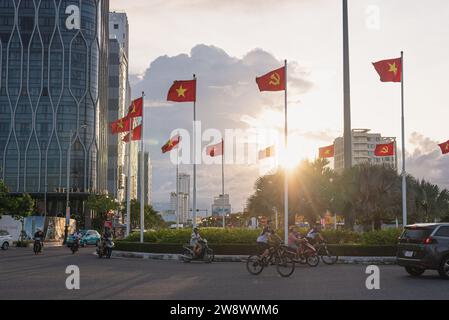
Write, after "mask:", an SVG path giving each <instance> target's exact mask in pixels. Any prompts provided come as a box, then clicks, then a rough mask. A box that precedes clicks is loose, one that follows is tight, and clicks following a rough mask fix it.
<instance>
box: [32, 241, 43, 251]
mask: <svg viewBox="0 0 449 320" xmlns="http://www.w3.org/2000/svg"><path fill="white" fill-rule="evenodd" d="M33 251H34V254H39V253H41V252H42V239H41V238H34V245H33Z"/></svg>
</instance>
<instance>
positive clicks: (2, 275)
mask: <svg viewBox="0 0 449 320" xmlns="http://www.w3.org/2000/svg"><path fill="white" fill-rule="evenodd" d="M94 251H95V250H94V248H93V247H89V248H81V250H80V251H79V252H78V253H77V254H76V255H72V254H71V252H70V251H69V249H68V248H62V247H59V248H46V249H45V252H44V254H42V255H38V256H35V255H34V254H33V252H32V249H31V248H11V249H10V250H9V251H1V250H0V299H183V300H203V299H208V300H221V299H251V300H253V299H257V300H269V299H276V300H278V299H281V300H284V299H288V300H290V299H294V300H296V299H369V300H373V299H449V281H445V280H441V279H440V278H439V277H438V274H437V273H436V271H427V272H426V273H425V274H424V275H423V276H421V277H420V278H412V277H410V276H408V275H407V274H406V273H405V271H404V270H403V269H402V268H401V267H398V266H391V265H390V266H379V268H380V289H379V290H368V289H366V286H365V280H366V278H367V276H368V275H367V274H366V273H365V271H366V267H367V266H364V265H334V266H326V265H322V264H320V265H319V266H318V267H317V268H310V267H306V266H299V267H298V268H297V269H296V271H295V273H294V274H293V275H292V276H291V277H290V278H281V277H280V276H279V275H278V274H277V272H276V269H275V267H269V268H267V269H265V270H264V271H263V272H262V274H260V275H259V276H253V275H250V274H249V273H248V272H247V271H246V267H245V264H244V263H237V262H223V263H212V264H204V263H190V264H184V263H182V262H179V261H160V260H141V259H135V258H113V259H110V260H107V259H98V258H97V257H96V256H95V255H93V252H94ZM68 265H77V266H78V267H79V270H80V289H79V290H67V289H66V287H65V282H66V278H67V277H68V276H69V275H68V274H66V273H65V271H66V267H67V266H68Z"/></svg>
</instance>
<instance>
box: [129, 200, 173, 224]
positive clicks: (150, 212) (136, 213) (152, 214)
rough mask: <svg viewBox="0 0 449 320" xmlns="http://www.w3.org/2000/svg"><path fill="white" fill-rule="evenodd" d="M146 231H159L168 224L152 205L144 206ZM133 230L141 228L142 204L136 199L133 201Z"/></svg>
mask: <svg viewBox="0 0 449 320" xmlns="http://www.w3.org/2000/svg"><path fill="white" fill-rule="evenodd" d="M122 207H123V208H124V209H123V211H122V212H123V213H125V212H126V209H125V208H126V205H123V206H122ZM143 210H144V229H159V228H165V227H166V224H165V222H164V220H163V219H162V217H161V216H160V215H159V214H158V212H157V211H156V210H154V209H153V207H152V206H150V205H145V206H144V209H143ZM130 221H131V229H137V228H139V227H140V202H139V201H138V200H136V199H131V216H130Z"/></svg>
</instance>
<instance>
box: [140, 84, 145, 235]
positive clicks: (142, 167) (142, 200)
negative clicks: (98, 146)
mask: <svg viewBox="0 0 449 320" xmlns="http://www.w3.org/2000/svg"><path fill="white" fill-rule="evenodd" d="M144 96H145V92H143V91H142V121H141V123H140V125H141V128H140V129H141V133H140V170H141V172H140V243H143V233H144V227H145V217H144V213H145V190H144V188H145V181H144V179H145V154H144V148H143V146H144V144H143V137H144V131H143V123H144V118H143V116H144V112H143V111H144V103H143V98H144Z"/></svg>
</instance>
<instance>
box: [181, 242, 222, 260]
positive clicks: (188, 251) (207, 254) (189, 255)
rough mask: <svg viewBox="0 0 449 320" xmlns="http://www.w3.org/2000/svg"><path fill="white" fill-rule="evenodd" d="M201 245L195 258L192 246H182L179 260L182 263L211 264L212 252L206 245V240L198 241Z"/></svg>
mask: <svg viewBox="0 0 449 320" xmlns="http://www.w3.org/2000/svg"><path fill="white" fill-rule="evenodd" d="M199 242H200V244H201V253H200V254H199V255H198V256H197V255H196V254H195V252H194V251H193V246H191V245H190V244H188V245H184V246H183V249H184V251H183V253H182V254H181V255H180V258H181V260H182V261H183V262H186V263H188V262H190V261H195V260H198V261H204V262H206V263H212V261H214V250H212V249H211V248H209V246H208V244H207V240H206V239H203V240H200V241H199Z"/></svg>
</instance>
